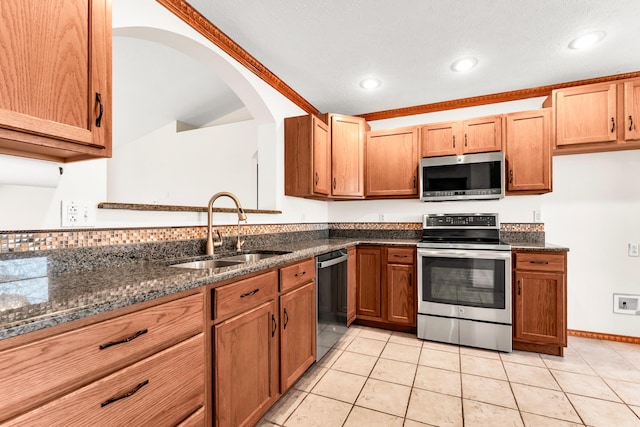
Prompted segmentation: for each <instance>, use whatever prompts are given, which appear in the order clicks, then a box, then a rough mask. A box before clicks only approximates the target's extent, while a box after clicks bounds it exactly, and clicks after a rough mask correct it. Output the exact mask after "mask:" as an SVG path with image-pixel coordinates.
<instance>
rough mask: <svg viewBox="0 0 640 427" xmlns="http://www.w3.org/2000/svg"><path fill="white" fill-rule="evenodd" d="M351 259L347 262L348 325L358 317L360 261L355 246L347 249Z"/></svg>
mask: <svg viewBox="0 0 640 427" xmlns="http://www.w3.org/2000/svg"><path fill="white" fill-rule="evenodd" d="M347 253H348V254H349V261H348V262H347V326H349V325H351V323H353V321H354V320H355V318H356V299H357V290H356V289H357V279H356V277H357V268H358V261H357V257H356V248H355V246H352V247H350V248H349V249H348V250H347Z"/></svg>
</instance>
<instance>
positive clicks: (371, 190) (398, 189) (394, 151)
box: [365, 127, 418, 197]
mask: <svg viewBox="0 0 640 427" xmlns="http://www.w3.org/2000/svg"><path fill="white" fill-rule="evenodd" d="M365 157H366V168H365V174H366V183H365V195H366V196H367V197H377V196H417V195H418V128H416V127H410V128H402V129H391V130H384V131H372V132H369V133H368V134H367V146H366V156H365Z"/></svg>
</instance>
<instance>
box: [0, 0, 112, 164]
mask: <svg viewBox="0 0 640 427" xmlns="http://www.w3.org/2000/svg"><path fill="white" fill-rule="evenodd" d="M2 9H3V12H2V14H1V18H0V45H1V46H2V47H3V48H2V66H0V93H1V94H2V96H0V153H4V154H13V155H18V156H24V157H33V158H40V159H45V160H55V161H62V162H71V161H76V160H84V159H90V158H98V157H111V2H110V1H108V0H92V1H89V2H86V1H84V0H68V1H64V2H35V3H34V2H33V1H27V0H3V2H2Z"/></svg>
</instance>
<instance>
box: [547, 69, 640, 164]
mask: <svg viewBox="0 0 640 427" xmlns="http://www.w3.org/2000/svg"><path fill="white" fill-rule="evenodd" d="M550 103H551V104H552V105H553V107H554V111H555V123H554V125H555V142H554V151H553V154H578V153H591V152H598V151H611V150H627V149H634V148H640V129H639V128H638V124H637V118H638V117H640V79H632V80H623V81H618V82H613V83H598V84H592V85H585V86H578V87H573V88H568V89H561V90H555V91H553V93H552V96H551V98H550V100H548V101H547V102H546V103H545V106H548V105H549V104H550Z"/></svg>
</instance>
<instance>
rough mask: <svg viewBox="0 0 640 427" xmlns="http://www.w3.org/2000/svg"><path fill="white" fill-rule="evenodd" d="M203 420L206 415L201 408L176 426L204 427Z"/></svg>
mask: <svg viewBox="0 0 640 427" xmlns="http://www.w3.org/2000/svg"><path fill="white" fill-rule="evenodd" d="M205 418H206V413H205V412H204V407H202V408H200V409H198V410H197V411H196V412H194V413H193V414H191V415H189V418H187V419H186V420H184V421H183V422H181V423H180V424H178V427H204V425H205Z"/></svg>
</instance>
